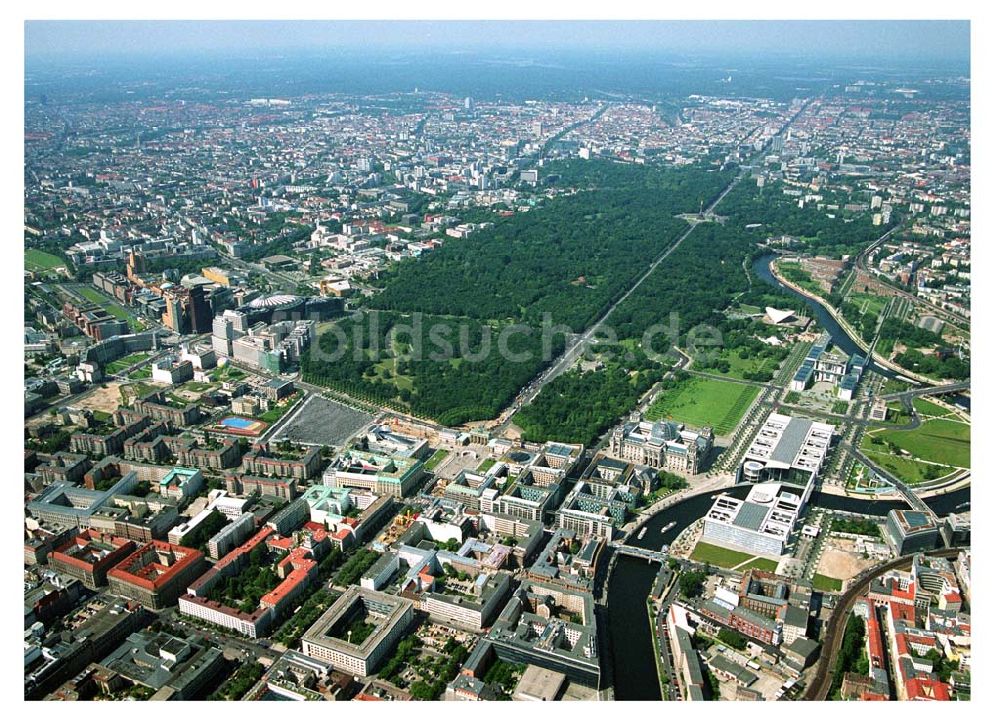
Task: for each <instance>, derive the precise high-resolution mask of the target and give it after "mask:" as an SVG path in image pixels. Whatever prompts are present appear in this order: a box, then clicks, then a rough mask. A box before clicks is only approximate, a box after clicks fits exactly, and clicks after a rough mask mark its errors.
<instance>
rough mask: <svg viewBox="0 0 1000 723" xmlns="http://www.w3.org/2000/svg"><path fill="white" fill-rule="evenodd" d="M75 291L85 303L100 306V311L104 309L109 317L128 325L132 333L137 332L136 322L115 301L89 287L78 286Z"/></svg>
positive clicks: (137, 325)
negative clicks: (125, 322)
mask: <svg viewBox="0 0 1000 723" xmlns="http://www.w3.org/2000/svg"><path fill="white" fill-rule="evenodd" d="M76 291H77V293H79V294H80V296H82V297H83V298H84V299H86V300H87V301H89V302H91V303H94V304H97V305H98V306H100V307H101V308H102V309H104V310H105V311H106V312H108V313H109V314H111V316H113V317H115V318H116V319H121V320H122V321H127V322H128V324H129V327H131V329H132V330H133V331H137V330H138V329H139V324H138V322H137V321H136V320H135V319H134V318H133V317H132V315H131V314H129V313H128V312H127V311H126V310H125V307H123V306H122V305H121V304H119V303H118V302H117V301H114V300H112V299H111V298H110V297H108V296H106V295H104V294H102V293H101V292H100V291H98V290H97V289H93V288H91V287H89V286H80V287H77V289H76Z"/></svg>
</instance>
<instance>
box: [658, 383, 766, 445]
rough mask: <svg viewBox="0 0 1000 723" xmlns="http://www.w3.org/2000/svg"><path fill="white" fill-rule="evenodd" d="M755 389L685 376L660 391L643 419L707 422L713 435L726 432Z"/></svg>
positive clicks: (743, 411)
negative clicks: (713, 431)
mask: <svg viewBox="0 0 1000 723" xmlns="http://www.w3.org/2000/svg"><path fill="white" fill-rule="evenodd" d="M759 392H760V388H759V387H755V386H753V385H750V384H739V383H737V382H724V381H722V380H720V379H706V378H704V377H688V378H687V379H685V380H683V381H681V382H678V383H677V386H674V387H671V388H669V389H665V390H664V391H663V392H661V393H660V395H659V396H658V397H657V398H656V401H655V402H653V404H652V406H651V407H650V408H649V410H648V411H647V412H646V419H648V420H650V421H657V420H660V419H670V420H673V421H677V422H683V423H684V424H686V425H688V426H690V427H702V426H705V425H709V426H711V427H712V428H713V429H714V430H715V433H716V434H720V435H726V434H729V433H730V432H731V431H733V428H734V427H735V426H736V425H737V423H739V421H740V419H741V418H742V417H743V414H744V413H745V412H746V410H747V408H748V407H749V406H750V405H751V404H752V403H753V400H754V399H756V398H757V394H758V393H759Z"/></svg>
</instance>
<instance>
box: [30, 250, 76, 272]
mask: <svg viewBox="0 0 1000 723" xmlns="http://www.w3.org/2000/svg"><path fill="white" fill-rule="evenodd" d="M65 265H66V262H65V261H63V260H62V259H61V258H59V257H58V256H53V255H52V254H50V253H47V252H45V251H41V250H39V249H25V251H24V268H26V269H31V270H32V271H45V270H47V269H54V268H57V267H59V266H65Z"/></svg>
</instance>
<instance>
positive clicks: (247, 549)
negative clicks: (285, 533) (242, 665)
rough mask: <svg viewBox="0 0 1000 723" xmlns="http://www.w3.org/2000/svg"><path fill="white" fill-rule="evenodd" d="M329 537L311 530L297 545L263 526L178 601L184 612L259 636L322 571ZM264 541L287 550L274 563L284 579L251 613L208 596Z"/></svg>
mask: <svg viewBox="0 0 1000 723" xmlns="http://www.w3.org/2000/svg"><path fill="white" fill-rule="evenodd" d="M317 538H318V542H317ZM326 539H327V533H326V530H315V531H312V535H311V536H310V537H309V538H308V540H307V542H306V545H303V546H299V547H295V546H294V545H295V540H294V539H293V538H291V537H281V536H280V535H276V534H275V533H274V530H272V529H271V528H270V527H263V528H261V530H260V531H259V532H257V534H256V535H254V536H253V537H252V538H250V539H249V540H247V541H246V542H245V543H243V545H241V546H240V547H238V548H237V549H235V550H233V551H232V552H230V553H229V554H228V555H226V557H224V558H223V559H221V560H219V562H217V563H216V564H215V566H214V567H213V568H212V569H211V570H209V571H208V572H207V573H205V574H204V575H202V576H201V577H200V578H199V579H198V580H196V581H195V583H194V584H192V585H191V586H190V587H189V588H188V591H187V594H186V595H183V596H182V597H181V598H180V600H179V601H178V605H179V606H180V610H181V612H182V613H185V614H187V615H192V616H194V617H198V618H201V619H203V620H207V621H208V622H210V623H212V624H214V625H221V626H222V627H226V628H230V629H232V630H235V631H236V632H238V633H240V634H242V635H246V636H247V637H250V638H259V637H261V636H263V635H265V634H266V633H267V631H268V630H270V629H271V627H272V626H273V625H274V624H275V623H276V622H277V621H278V620H279V619H280V618H281V617H282V616H283V615H284V614H285V613H286V612H287V610H288V608H289V607H290V606H291V604H292V603H294V602H295V601H296V600H297V599H298V598H299V597H300V595H301V594H302V593H304V592H305V591H306V590H307V589H308V587H309V584H310V583H311V582H312V580H313V579H315V577H316V575H317V573H318V571H319V566H318V564H317V563H316V558H317V557H318V556H320V554H321V553H322V552H323V551H325V550H326V549H329V543H328V542H326ZM265 543H266V545H267V547H268V548H269V549H270V550H272V551H273V552H277V553H286V552H287V554H285V555H284V556H283V557H282V558H281V559H280V560H279V561H278V562H277V563H276V564H275V570H276V571H277V573H278V577H280V578H281V582H280V583H278V585H276V586H275V587H274V589H273V590H271V591H270V592H268V593H266V594H265V595H263V596H262V597H261V599H260V604H259V606H258V608H257V609H256V610H254V611H253V612H251V613H245V612H241V611H240V610H237V609H236V608H233V607H229V606H227V605H223V604H221V603H218V602H215V601H213V600H210V599H208V598H207V597H206V595H208V594H209V593H210V592H211V590H212V588H213V587H214V586H215V585H218V584H221V583H222V582H223V580H225V579H226V578H228V577H232V576H234V575H238V574H239V573H240V572H241V571H242V570H243V569H244V568H246V566H247V563H248V561H249V557H250V553H251V552H252V551H253V549H254V548H256V547H257V546H258V545H261V544H265Z"/></svg>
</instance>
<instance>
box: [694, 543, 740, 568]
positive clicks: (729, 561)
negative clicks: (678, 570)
mask: <svg viewBox="0 0 1000 723" xmlns="http://www.w3.org/2000/svg"><path fill="white" fill-rule="evenodd" d="M752 557H754V556H753V555H750V554H747V553H746V552H737V551H736V550H729V549H727V548H725V547H718V546H717V545H710V544H708V543H707V542H699V543H698V544H697V545H695V546H694V550H692V551H691V559H692V560H694V561H695V562H707V563H708V564H709V565H715V566H717V567H724V568H727V569H732V568H734V567H736V566H737V565H740V564H742V563H744V562H746V561H747V560H749V559H751V558H752Z"/></svg>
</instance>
